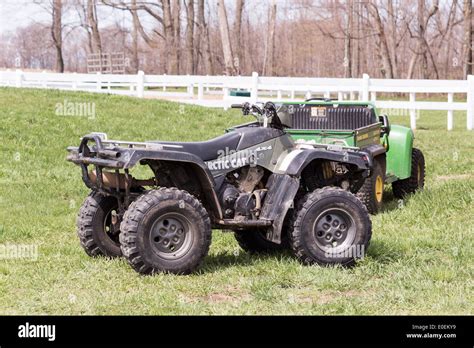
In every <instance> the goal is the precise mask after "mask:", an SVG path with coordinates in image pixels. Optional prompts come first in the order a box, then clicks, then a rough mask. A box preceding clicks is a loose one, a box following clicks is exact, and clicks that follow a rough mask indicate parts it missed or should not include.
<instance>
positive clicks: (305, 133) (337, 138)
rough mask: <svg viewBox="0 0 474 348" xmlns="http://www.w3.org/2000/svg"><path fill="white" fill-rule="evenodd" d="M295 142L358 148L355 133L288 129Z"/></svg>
mask: <svg viewBox="0 0 474 348" xmlns="http://www.w3.org/2000/svg"><path fill="white" fill-rule="evenodd" d="M286 132H287V133H288V134H290V135H291V137H292V138H293V139H294V140H305V141H315V142H316V143H318V144H339V145H344V146H356V145H355V137H354V132H353V131H333V130H324V131H323V130H313V129H286Z"/></svg>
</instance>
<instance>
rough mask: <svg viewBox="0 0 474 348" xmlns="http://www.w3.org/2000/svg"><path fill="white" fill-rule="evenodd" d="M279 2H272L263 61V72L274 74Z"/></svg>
mask: <svg viewBox="0 0 474 348" xmlns="http://www.w3.org/2000/svg"><path fill="white" fill-rule="evenodd" d="M276 13H277V3H276V0H272V2H271V4H270V16H269V21H268V34H267V42H266V45H265V56H264V57H265V59H264V63H263V74H264V75H269V76H271V75H273V73H274V71H273V68H274V58H275V57H274V55H275V54H274V51H275V26H276Z"/></svg>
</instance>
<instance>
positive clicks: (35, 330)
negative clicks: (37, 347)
mask: <svg viewBox="0 0 474 348" xmlns="http://www.w3.org/2000/svg"><path fill="white" fill-rule="evenodd" d="M18 337H20V338H47V339H48V341H54V340H55V339H56V325H34V324H30V323H28V322H26V323H25V325H20V326H18Z"/></svg>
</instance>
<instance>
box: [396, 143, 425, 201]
mask: <svg viewBox="0 0 474 348" xmlns="http://www.w3.org/2000/svg"><path fill="white" fill-rule="evenodd" d="M424 186H425V157H424V156H423V152H421V150H419V149H417V148H413V150H412V153H411V174H410V177H409V178H407V179H403V180H398V181H395V182H393V183H392V191H393V195H394V196H395V197H396V198H404V197H405V196H406V195H409V194H412V193H415V192H416V191H418V190H422V189H423V187H424Z"/></svg>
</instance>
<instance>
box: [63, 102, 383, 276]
mask: <svg viewBox="0 0 474 348" xmlns="http://www.w3.org/2000/svg"><path fill="white" fill-rule="evenodd" d="M233 107H235V108H240V109H242V112H243V114H246V115H247V114H252V115H254V116H255V117H256V118H257V120H256V121H255V122H251V123H247V124H243V125H240V126H237V127H234V128H233V129H232V130H229V131H228V132H227V133H225V134H224V135H222V136H220V137H217V138H215V139H211V140H208V141H203V142H169V141H146V142H128V141H118V140H108V138H107V135H106V134H104V133H92V134H89V135H86V136H84V137H83V138H82V139H81V142H80V144H79V147H69V148H68V151H69V155H68V158H67V159H68V160H69V161H71V162H73V163H75V164H77V165H79V166H80V168H81V170H82V180H83V181H84V183H85V185H86V186H87V187H88V188H90V189H91V192H90V194H89V196H88V197H87V198H86V200H85V201H84V203H83V205H82V207H81V209H80V211H79V215H78V218H77V233H78V236H79V239H80V243H81V245H82V247H83V248H84V250H85V252H86V253H87V254H88V255H90V256H97V255H105V256H109V257H113V256H121V255H123V256H124V257H125V258H126V259H127V260H128V263H129V264H130V265H131V266H132V267H133V269H134V270H136V271H137V272H139V273H141V274H150V273H156V272H168V273H175V274H188V273H191V272H193V271H195V270H196V269H197V268H198V267H199V265H200V264H201V262H202V261H203V259H204V258H205V256H206V254H207V253H208V250H209V246H210V244H211V229H213V228H214V229H220V230H223V231H232V232H233V233H234V235H235V238H236V239H237V242H238V243H239V244H240V246H241V247H242V248H243V249H244V250H245V251H247V252H252V253H256V252H269V251H272V250H278V249H282V248H285V247H286V246H290V247H291V249H292V251H293V253H294V254H295V255H296V257H297V258H298V259H299V260H300V261H301V262H303V263H304V264H321V265H336V264H340V265H344V266H349V265H353V264H354V263H355V262H356V260H357V259H358V258H360V257H362V256H363V255H364V253H365V251H366V250H367V247H368V246H369V242H370V238H371V233H372V230H371V221H370V217H369V214H368V211H367V209H366V207H365V206H364V205H363V204H362V202H361V201H360V200H359V199H358V198H357V197H356V196H355V195H354V193H356V192H358V191H359V189H360V188H361V187H362V186H363V185H364V182H365V181H366V178H368V177H370V174H371V172H372V170H373V168H374V158H375V157H376V156H377V154H379V153H382V152H384V151H385V149H384V147H383V146H382V145H380V144H373V145H371V146H366V147H364V148H363V149H361V148H357V147H355V146H346V145H341V144H321V143H316V142H297V141H295V140H294V139H293V137H292V136H291V135H290V134H288V133H287V129H288V127H289V126H291V125H289V124H288V123H287V122H288V121H287V119H288V118H287V107H286V106H284V105H275V104H274V103H271V102H267V103H266V104H264V105H262V104H258V105H251V104H249V103H245V104H243V105H233ZM140 166H143V167H147V168H149V169H151V172H150V176H151V177H150V178H139V177H138V175H137V174H135V171H137V169H138V168H137V167H140ZM138 172H140V171H138ZM151 173H152V174H153V175H151Z"/></svg>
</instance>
